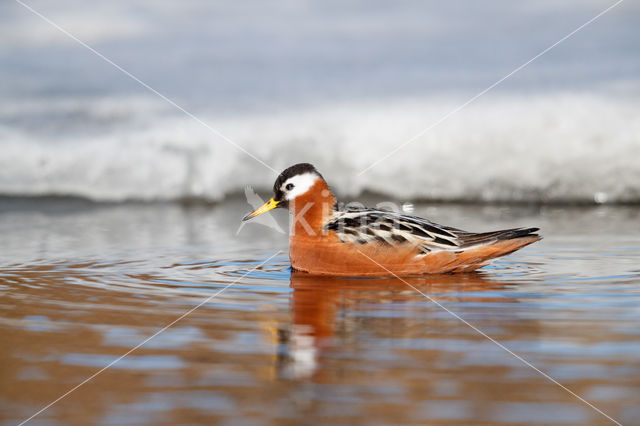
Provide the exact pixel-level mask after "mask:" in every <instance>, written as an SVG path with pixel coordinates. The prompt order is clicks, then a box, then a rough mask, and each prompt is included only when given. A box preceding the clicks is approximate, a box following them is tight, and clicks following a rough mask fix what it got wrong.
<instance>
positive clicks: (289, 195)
mask: <svg viewBox="0 0 640 426" xmlns="http://www.w3.org/2000/svg"><path fill="white" fill-rule="evenodd" d="M319 178H320V177H319V176H318V175H316V174H314V173H303V174H301V175H296V176H293V177H290V178H289V179H287V180H286V181H285V182H284V183H283V184H282V186H281V187H280V189H281V190H282V191H283V192H284V194H285V199H286V200H287V201H291V200H293V199H295V198H296V197H297V196H299V195H302V194H304V193H305V192H307V191H308V190H309V188H311V187H312V186H313V185H314V184H315V183H316V181H317V180H318V179H319ZM290 183H291V184H293V189H292V190H291V191H287V185H289V184H290Z"/></svg>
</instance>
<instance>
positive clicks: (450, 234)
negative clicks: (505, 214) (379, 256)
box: [324, 207, 538, 254]
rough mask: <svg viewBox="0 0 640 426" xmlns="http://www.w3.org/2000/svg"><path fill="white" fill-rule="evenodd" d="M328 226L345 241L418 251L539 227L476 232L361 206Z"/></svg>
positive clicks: (338, 213)
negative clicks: (408, 246) (409, 248)
mask: <svg viewBox="0 0 640 426" xmlns="http://www.w3.org/2000/svg"><path fill="white" fill-rule="evenodd" d="M324 227H325V230H327V231H333V232H335V233H336V234H337V235H338V238H339V239H340V241H342V242H350V243H354V244H381V245H388V246H397V245H404V244H411V245H413V246H414V247H416V252H417V254H427V253H430V252H432V251H438V250H449V251H459V250H463V249H466V248H469V247H473V246H476V245H480V244H488V243H491V242H494V241H498V240H502V239H511V238H518V237H522V236H528V235H534V234H533V233H534V232H535V231H537V230H538V229H537V228H527V229H522V228H517V229H507V230H502V231H495V232H486V233H473V232H466V231H462V230H460V229H456V228H452V227H449V226H442V225H438V224H437V223H434V222H431V221H429V220H426V219H423V218H421V217H417V216H408V215H403V214H399V213H395V212H391V211H386V210H378V209H370V208H360V207H350V208H347V209H345V210H337V211H335V212H334V215H333V217H332V218H331V219H330V220H329V221H328V222H327V223H326V224H325V226H324Z"/></svg>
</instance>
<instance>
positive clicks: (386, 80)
mask: <svg viewBox="0 0 640 426" xmlns="http://www.w3.org/2000/svg"><path fill="white" fill-rule="evenodd" d="M28 3H29V4H30V5H32V6H33V7H34V8H35V9H36V10H37V11H39V12H40V13H42V14H44V15H45V16H47V17H49V18H50V19H52V20H53V21H54V22H56V23H57V24H59V25H60V26H62V27H63V28H65V29H66V30H68V31H70V32H71V33H72V34H73V35H74V36H76V37H78V38H79V39H80V40H82V41H84V42H86V43H88V44H89V45H90V46H92V47H93V48H95V49H97V50H98V51H99V52H101V53H102V54H104V55H106V56H107V57H109V58H110V59H112V60H113V61H115V63H117V64H119V65H120V66H122V67H123V68H124V69H126V70H128V71H129V72H132V73H133V74H134V75H136V76H137V77H138V78H140V79H141V80H142V81H144V82H145V83H147V84H149V85H150V86H152V87H153V88H155V89H156V90H158V91H159V92H160V93H162V94H164V95H166V96H168V97H169V98H171V99H172V100H174V101H175V102H177V103H178V104H179V105H181V106H182V107H184V108H186V109H187V110H188V111H190V112H192V113H194V114H195V115H196V116H198V117H199V118H201V119H202V120H204V121H205V122H206V123H208V124H209V125H211V126H213V127H214V128H215V129H217V130H218V131H220V132H222V133H223V134H224V135H226V136H227V137H228V138H230V139H231V140H233V141H234V142H235V143H237V144H239V145H240V146H242V147H244V148H245V149H247V150H248V151H249V152H251V153H252V154H253V155H255V156H257V157H258V158H260V159H261V160H263V161H264V162H266V163H267V164H268V165H269V166H270V167H273V168H274V169H275V170H276V171H277V172H279V171H281V170H283V169H284V168H285V167H287V166H290V165H291V164H294V163H298V162H304V161H306V162H312V163H314V164H315V165H316V166H317V167H318V169H319V170H320V171H322V172H323V173H324V174H325V176H327V177H328V178H329V179H330V183H332V184H333V185H335V186H336V187H337V188H338V189H340V190H341V191H343V193H346V194H348V195H351V196H355V195H357V194H360V193H362V192H363V191H373V192H377V193H382V194H385V195H387V196H389V197H404V198H419V199H425V200H433V199H438V200H450V201H451V200H453V201H478V200H482V201H495V200H499V201H500V200H520V201H521V200H529V201H543V202H547V201H551V202H567V201H571V202H573V201H578V202H583V203H585V202H588V203H593V202H594V200H595V201H597V202H640V192H639V191H638V188H640V174H639V167H638V162H637V158H640V136H639V135H640V112H639V111H640V80H639V79H638V76H639V75H640V46H639V45H638V40H640V33H639V28H640V27H638V25H637V22H638V20H639V18H640V7H639V6H638V4H637V2H633V1H625V2H622V3H620V4H619V5H618V6H616V7H615V8H613V9H611V10H610V11H609V12H607V13H606V14H605V15H603V16H602V17H600V18H599V19H597V20H596V21H594V22H593V23H592V24H590V25H588V26H587V27H585V28H584V29H583V30H581V31H579V32H578V33H576V34H575V35H574V36H572V37H571V38H569V39H567V40H566V41H564V42H562V43H561V44H559V45H558V46H557V47H555V48H554V49H553V50H551V51H549V52H548V53H546V54H545V55H543V56H542V57H540V58H539V59H537V60H536V61H534V62H533V63H531V64H530V65H528V66H527V67H526V68H524V69H522V71H520V72H518V73H516V74H514V75H513V76H512V77H510V78H509V79H507V80H505V81H504V82H503V83H501V84H500V85H498V86H497V87H495V88H494V89H492V90H491V91H489V92H488V93H486V94H485V95H484V96H482V97H481V98H479V99H477V100H476V101H475V102H473V103H472V104H470V105H468V106H467V107H465V108H464V109H462V110H461V111H459V112H457V113H455V114H453V115H451V116H450V117H449V118H448V119H447V120H445V121H443V122H441V124H438V125H437V126H436V127H434V128H432V129H431V130H430V131H428V132H427V133H425V134H424V135H422V136H421V137H420V138H418V139H417V140H415V141H414V142H412V143H410V144H409V145H407V146H406V147H405V148H403V149H402V150H400V151H398V152H397V153H396V154H394V155H393V156H392V157H390V158H389V159H387V160H385V162H384V163H383V164H382V165H380V166H378V167H374V168H372V169H370V170H369V171H368V172H367V173H365V174H364V175H360V176H359V175H358V173H359V172H360V171H362V170H363V169H365V168H366V167H368V166H370V165H371V164H372V163H374V162H375V161H377V160H379V159H380V158H381V157H383V156H385V155H386V154H387V153H389V152H391V151H392V150H394V149H395V148H396V147H398V146H399V145H400V144H402V143H403V142H405V141H407V140H409V139H411V138H413V137H414V136H416V135H417V134H419V133H420V132H422V131H423V130H424V129H426V128H428V127H430V126H432V125H433V124H434V123H438V122H440V120H441V119H442V117H444V116H446V115H447V114H448V113H449V112H451V111H453V110H455V109H456V108H458V107H459V106H461V105H462V104H464V103H465V102H466V101H468V100H469V99H471V98H472V97H473V96H474V95H476V94H478V93H480V92H481V91H482V90H484V89H485V88H487V87H489V86H490V85H492V84H493V83H495V82H496V81H498V80H500V79H501V78H502V77H504V76H505V75H507V74H509V73H510V72H511V71H513V70H515V69H516V68H517V67H518V66H520V65H521V64H523V63H525V62H526V61H528V60H530V59H531V58H533V57H534V56H535V55H537V54H538V53H540V52H541V51H543V50H544V49H546V48H547V47H549V46H551V45H552V44H554V43H555V42H557V41H559V40H560V39H561V38H563V37H565V36H566V35H568V34H569V33H570V32H571V31H573V30H574V29H576V28H578V27H579V26H581V25H582V24H584V23H585V22H587V21H588V20H590V19H592V18H593V17H594V16H596V15H597V14H598V13H600V12H601V11H603V10H605V9H606V8H607V7H609V6H611V5H612V4H613V1H609V0H595V1H588V2H585V1H580V0H571V1H564V2H562V4H558V3H557V2H539V1H535V2H534V1H521V2H512V1H506V0H500V1H493V2H490V3H482V4H479V3H477V2H474V1H464V2H456V3H451V4H449V3H443V2H435V1H431V2H424V1H409V2H403V3H402V4H401V5H400V4H393V5H392V4H389V3H386V2H373V3H372V2H370V1H367V2H364V1H361V2H353V3H350V4H349V5H345V4H344V2H339V1H328V2H327V1H325V2H322V4H316V3H314V2H306V3H305V2H291V1H288V0H279V1H275V2H270V3H269V4H268V5H266V4H263V3H262V2H257V1H253V2H248V3H247V2H244V3H243V4H242V5H233V4H228V3H220V4H213V3H212V2H210V1H191V2H188V3H177V2H174V1H166V0H165V1H158V0H153V1H144V0H137V1H135V2H131V1H112V2H108V3H105V4H101V5H94V4H88V3H86V2H82V1H78V0H65V1H58V2H56V3H55V5H53V4H49V3H47V2H43V1H36V0H33V1H30V2H28ZM0 77H1V78H0V81H1V82H2V83H0V153H1V155H0V194H11V195H25V194H27V195H74V196H82V197H86V198H89V199H93V200H106V201H114V200H115V201H122V200H131V199H133V200H175V199H181V198H199V199H205V200H220V199H223V198H224V197H226V196H228V195H229V194H232V193H238V192H239V189H240V188H242V187H243V186H244V185H246V184H252V185H254V187H255V188H256V189H267V188H269V186H270V185H271V183H272V182H273V179H274V177H275V176H274V175H273V173H272V172H271V171H270V170H269V169H268V168H266V167H263V166H262V165H260V164H259V163H258V162H256V161H255V160H253V159H251V158H250V157H248V156H247V155H245V154H244V153H242V152H241V151H240V150H238V149H237V148H235V147H234V146H232V145H230V144H229V143H227V142H225V141H224V140H223V139H222V138H221V137H220V136H219V135H216V134H214V133H212V132H211V131H210V130H209V129H207V128H205V127H204V126H203V125H202V124H200V123H198V122H196V121H195V120H193V119H192V118H190V117H188V116H186V115H185V114H184V113H183V112H181V111H179V110H178V109H176V108H175V107H173V106H171V105H169V104H168V103H167V102H165V101H164V100H162V99H160V98H159V97H158V96H157V95H155V94H153V93H150V92H149V91H148V90H147V89H145V88H144V87H142V86H141V85H139V84H138V83H136V82H134V81H132V80H131V79H130V78H129V77H127V76H125V75H124V74H122V73H121V72H119V71H118V70H116V69H114V67H113V66H111V65H110V64H108V63H106V62H104V61H103V60H101V59H100V58H98V57H97V56H96V55H95V54H93V53H92V52H90V51H88V50H87V49H86V48H84V47H82V46H81V45H79V44H78V43H77V42H76V41H74V40H72V39H71V38H69V37H67V36H66V35H64V34H63V33H61V32H60V31H58V30H56V29H55V28H53V27H51V25H49V24H48V23H46V22H44V21H43V20H42V19H40V18H38V17H37V16H35V15H33V14H32V13H31V12H29V11H28V10H27V9H25V8H24V7H22V6H20V5H19V4H18V3H16V2H14V1H7V2H2V4H0ZM505 158H506V159H508V161H504V159H505ZM452 174H454V175H455V177H456V178H455V179H451V178H450V177H451V176H452Z"/></svg>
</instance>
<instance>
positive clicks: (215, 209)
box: [0, 199, 640, 425]
mask: <svg viewBox="0 0 640 426" xmlns="http://www.w3.org/2000/svg"><path fill="white" fill-rule="evenodd" d="M374 201H375V200H374ZM0 209H1V211H0V235H2V245H1V246H0V258H1V259H2V264H1V266H0V312H1V314H0V339H1V340H2V343H3V344H2V345H1V346H0V419H1V421H2V424H7V425H10V424H19V423H20V422H21V421H23V420H25V419H27V418H28V417H29V416H31V415H32V414H34V413H35V412H37V411H38V410H39V409H41V408H42V407H44V406H45V405H47V404H48V403H49V402H51V401H53V400H55V399H56V398H58V397H59V396H60V395H62V394H64V392H66V391H67V390H69V389H71V388H72V387H73V386H75V385H76V384H78V383H80V382H82V381H83V380H85V379H86V378H87V377H89V376H91V375H92V374H93V373H95V372H96V371H98V370H99V369H100V368H102V367H104V366H105V365H107V364H109V363H110V362H111V361H113V360H114V359H116V358H117V357H119V356H121V355H122V354H124V353H125V352H127V351H128V350H129V349H130V348H132V347H134V346H136V345H138V344H139V343H140V342H142V341H143V340H145V339H146V338H147V337H149V336H152V335H153V334H154V333H156V332H157V331H158V330H160V329H161V328H162V327H164V326H166V325H167V324H170V323H171V322H172V321H174V320H175V319H176V318H178V317H180V316H181V315H182V314H184V313H185V312H187V311H188V310H189V309H191V308H193V307H195V306H197V305H198V304H200V303H201V302H202V301H204V300H205V299H207V298H209V297H211V296H212V295H214V294H216V293H217V292H219V291H220V290H221V289H223V288H224V287H226V286H228V285H229V284H231V285H230V286H229V287H228V288H227V289H226V290H224V291H223V292H221V293H219V294H218V295H217V296H215V297H214V298H212V299H211V300H210V301H208V302H207V303H206V304H204V305H203V306H201V307H199V308H198V309H196V310H195V311H194V312H192V313H191V314H189V315H188V316H186V317H185V318H183V319H182V320H180V321H179V322H177V323H175V324H174V325H173V326H171V327H170V328H169V329H167V330H166V331H164V332H163V333H161V334H160V335H158V336H157V337H155V338H153V339H151V340H150V341H148V342H147V343H146V344H145V345H143V346H142V347H140V348H139V349H137V350H136V351H134V352H133V353H131V354H130V355H129V356H127V357H125V358H124V359H122V360H121V361H119V362H118V363H116V364H115V365H113V366H112V367H111V368H109V369H108V370H106V371H104V372H103V373H101V374H100V375H98V376H97V377H96V378H95V379H93V380H91V381H89V382H88V383H86V384H85V385H83V386H82V387H81V388H79V389H78V390H77V391H75V392H73V393H71V394H70V395H68V396H67V397H65V398H64V399H62V400H61V401H59V402H58V403H56V404H55V405H53V406H52V407H50V408H49V409H47V410H46V411H44V412H43V413H41V414H40V415H38V416H37V417H36V418H34V419H33V420H32V421H31V424H169V423H183V424H184V423H190V424H198V423H213V422H219V423H221V424H228V423H234V424H300V423H308V424H313V423H336V424H347V423H348V424H364V423H367V424H399V423H405V424H409V423H410V424H417V423H429V424H434V423H436V424H437V423H447V424H487V423H491V424H608V423H610V421H609V420H607V418H606V417H604V416H603V415H601V414H599V413H597V412H596V411H595V410H593V409H592V408H590V407H589V406H587V405H586V404H584V403H583V402H581V401H579V400H577V399H576V398H575V397H573V396H572V395H570V394H569V393H568V392H567V391H565V390H563V389H562V388H561V387H559V386H558V385H556V384H554V383H552V382H550V381H549V380H548V379H546V378H544V377H543V376H542V375H541V374H540V373H538V372H537V371H535V370H534V369H532V368H530V367H529V366H527V365H525V364H523V363H522V362H521V361H519V360H518V359H516V358H515V357H514V356H513V355H511V354H509V353H508V352H506V351H505V350H503V349H501V348H500V347H498V346H497V345H496V344H494V343H492V342H491V341H489V340H488V339H487V338H486V337H483V336H482V335H480V334H479V333H478V332H476V331H474V330H473V329H472V328H470V327H469V326H468V325H466V324H464V323H463V322H461V321H460V320H459V319H457V318H455V317H454V316H452V315H451V314H450V313H448V312H446V311H445V310H443V309H442V308H441V307H439V306H437V305H436V304H434V303H433V302H431V301H429V300H428V299H427V298H425V296H423V295H421V294H419V293H418V292H416V291H415V290H414V289H411V288H410V287H409V286H408V285H407V284H406V283H404V282H402V281H400V280H396V279H341V278H314V277H310V276H307V275H304V274H296V273H293V274H292V273H291V271H290V267H289V262H288V257H287V237H286V235H282V234H279V233H277V232H274V231H272V230H271V229H269V228H266V227H262V226H261V225H259V224H258V225H256V224H250V225H247V226H245V227H243V228H242V229H241V230H240V232H239V233H237V231H238V226H239V218H240V217H242V215H243V214H244V213H246V211H248V210H249V209H250V208H249V206H248V205H246V204H245V203H244V202H243V201H242V200H236V199H231V200H228V201H226V202H224V203H221V204H217V205H194V206H185V205H179V204H91V203H87V202H83V201H79V200H76V201H72V200H41V199H39V200H24V199H22V200H19V199H4V200H2V201H1V202H0ZM415 213H416V214H418V215H422V216H427V217H429V218H430V219H432V220H435V221H439V222H443V223H447V224H450V225H456V226H459V227H463V228H468V229H470V230H477V231H482V230H490V229H493V228H499V227H510V226H520V225H522V226H524V225H538V226H541V228H542V234H543V235H544V240H542V241H541V242H539V243H537V244H535V245H533V246H530V247H527V248H525V249H524V250H522V251H520V252H518V253H516V254H514V255H512V256H509V257H506V258H504V259H503V260H500V261H498V262H495V263H494V264H493V265H491V266H490V267H487V268H484V269H482V270H481V271H480V272H478V273H473V274H464V275H441V276H432V277H424V278H413V279H410V280H407V281H409V282H410V283H411V284H412V285H413V286H415V287H417V288H418V289H419V290H420V291H421V292H423V293H424V294H425V295H428V296H429V297H431V298H433V299H435V300H437V301H438V302H439V303H441V304H442V305H443V306H444V307H446V308H447V309H448V310H450V311H452V312H454V313H455V314H457V315H459V316H460V317H462V318H463V319H464V320H466V321H468V322H469V323H470V324H472V325H473V326H475V327H477V328H478V329H479V330H482V331H483V332H484V333H486V334H487V335H489V336H491V337H492V338H494V339H496V340H497V341H499V342H501V343H502V344H504V346H506V347H507V348H508V349H509V350H511V351H513V352H514V353H516V354H518V355H520V356H521V357H523V358H524V359H526V360H527V361H529V362H531V363H532V364H533V365H534V366H535V367H536V368H538V369H540V370H541V371H543V372H545V373H547V374H549V375H550V376H552V377H553V378H555V379H556V380H558V381H559V382H560V383H562V384H563V385H564V386H566V387H567V388H569V389H571V390H572V391H574V392H575V393H576V394H578V395H580V396H581V397H583V398H585V399H586V400H588V401H589V402H590V403H592V404H594V405H595V406H597V407H598V408H599V409H601V410H602V411H604V412H605V413H607V414H608V415H609V416H611V417H613V418H615V419H616V420H617V421H619V422H621V423H623V424H634V423H635V424H638V423H639V422H640V421H639V420H638V419H640V409H639V408H638V407H639V406H640V331H639V330H640V327H639V324H640V309H639V308H638V307H639V306H640V262H639V260H640V244H639V241H640V240H639V237H640V230H639V228H638V226H637V224H638V223H639V219H640V209H638V208H635V207H608V206H601V207H594V208H561V207H513V206H512V207H504V206H502V207H501V206H491V207H487V206H485V207H483V206H475V205H467V206H460V205H431V206H428V205H417V206H416V211H415ZM276 217H277V218H278V220H279V222H280V224H281V225H282V226H283V227H284V228H285V229H286V222H285V218H286V215H285V214H284V212H280V211H278V212H276ZM272 256H274V257H272ZM267 259H269V260H267ZM265 261H266V262H265Z"/></svg>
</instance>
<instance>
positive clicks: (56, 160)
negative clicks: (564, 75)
mask: <svg viewBox="0 0 640 426" xmlns="http://www.w3.org/2000/svg"><path fill="white" fill-rule="evenodd" d="M464 101H465V99H463V98H457V97H453V96H448V97H432V98H421V99H388V100H385V101H382V100H380V101H377V102H373V101H371V102H353V103H348V102H342V103H336V104H325V105H316V106H308V107H305V108H299V109H296V110H283V109H278V110H276V111H273V112H269V113H255V112H247V113H235V114H226V115H219V114H216V113H214V112H212V111H205V110H201V111H198V113H197V114H196V115H197V116H198V117H199V118H201V119H202V120H203V121H204V122H206V123H208V124H210V125H211V126H213V127H215V128H216V129H217V130H218V131H220V132H221V133H222V134H224V135H226V136H228V137H229V138H231V139H232V140H233V142H234V143H236V144H237V145H238V146H241V147H242V148H243V149H246V150H247V151H248V152H250V153H251V154H252V155H254V156H255V157H257V158H259V159H260V160H262V161H263V162H264V163H266V164H267V165H269V166H270V167H272V168H273V169H275V170H276V171H280V170H282V169H284V168H285V167H287V166H288V165H291V164H293V163H296V162H301V161H306V162H311V163H314V164H315V165H316V167H317V168H318V169H319V170H320V171H321V172H322V173H323V175H324V176H325V178H326V179H327V180H328V182H329V184H330V185H331V186H332V187H333V188H334V189H335V190H336V192H338V193H339V194H342V195H347V196H357V195H358V194H361V193H363V192H365V191H371V192H375V193H379V194H383V195H385V196H388V197H391V198H394V199H421V200H444V201H473V202H475V201H478V202H492V201H507V202H549V203H553V202H577V203H585V202H586V203H593V202H596V203H602V202H611V203H637V202H640V160H638V159H640V108H639V106H640V105H639V104H638V101H637V100H636V99H631V98H624V97H615V98H614V97H613V96H611V95H603V94H597V93H596V94H594V93H590V94H581V93H545V94H536V95H532V94H527V93H520V94H517V95H514V94H511V95H508V96H507V95H504V96H496V95H492V96H491V97H490V98H489V97H487V98H486V99H482V98H481V99H479V100H478V101H476V102H475V103H473V104H471V105H469V106H468V107H466V108H464V109H462V110H461V111H459V112H456V113H455V114H452V115H451V116H450V117H449V118H448V119H446V120H445V121H443V122H442V123H440V124H438V125H437V126H435V127H433V128H431V129H430V130H428V131H426V132H425V133H424V134H423V135H422V136H420V137H418V138H416V139H415V140H413V141H411V142H408V143H407V141H409V140H411V139H412V138H413V137H414V136H415V135H416V134H419V133H420V132H422V131H424V129H426V128H429V126H431V125H433V123H437V122H438V120H439V119H440V118H441V117H443V116H444V115H445V114H447V113H448V112H449V111H451V110H453V109H454V108H456V107H457V106H459V105H460V104H461V103H462V102H464ZM0 118H1V119H2V121H0V122H1V123H4V124H2V125H1V126H0V152H1V153H2V154H1V155H0V194H3V195H12V196H49V195H70V196H78V197H85V198H88V199H91V200H96V201H123V200H145V201H148V200H176V199H183V198H197V199H203V200H220V199H223V198H224V197H226V196H228V195H230V194H234V193H239V192H241V191H242V189H243V188H244V187H245V186H246V185H252V186H253V187H254V188H256V189H258V190H262V191H269V190H270V188H271V185H272V183H273V180H274V178H275V173H274V172H273V171H272V170H269V168H267V167H265V166H264V165H262V164H260V163H259V162H258V161H256V160H254V159H253V158H251V157H249V156H248V155H247V154H245V153H243V152H242V151H241V150H240V149H238V148H237V147H235V146H233V145H232V144H231V143H229V142H227V141H225V140H223V139H222V138H220V137H219V136H217V135H216V134H214V133H213V132H211V130H210V129H207V128H206V127H205V126H203V125H202V124H200V123H198V122H197V121H195V120H193V119H192V118H190V117H188V116H185V115H183V114H181V113H178V112H175V111H172V110H171V109H169V108H168V107H167V106H165V105H161V104H159V103H158V102H156V101H155V100H152V99H148V98H107V99H104V98H101V99H82V100H66V101H65V102H64V103H63V104H60V103H58V104H56V103H55V102H54V103H52V102H44V101H42V102H39V103H38V102H34V101H31V102H12V103H10V104H8V103H5V105H4V106H3V107H2V108H1V109H0ZM402 144H405V145H404V146H403V147H402V148H400V149H397V148H398V147H399V146H401V145H402ZM396 149H397V151H396V152H394V150H396ZM391 152H393V154H392V155H390V156H389V157H388V158H386V157H385V156H387V155H388V154H389V153H391ZM380 159H382V161H380V162H379V163H378V164H377V165H375V166H374V167H372V168H370V169H368V170H367V171H366V172H365V173H363V174H360V172H361V171H362V170H364V169H366V168H367V167H369V166H371V164H373V163H374V162H376V161H378V160H380Z"/></svg>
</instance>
